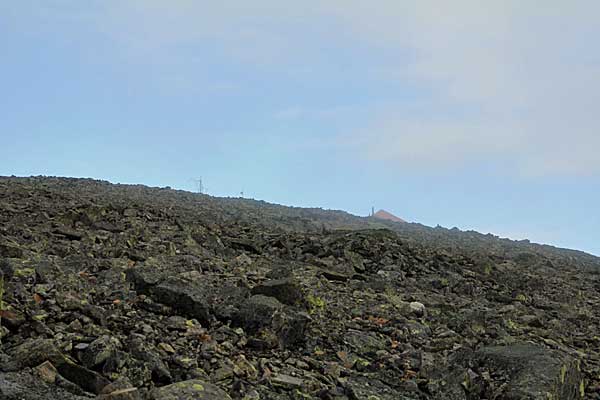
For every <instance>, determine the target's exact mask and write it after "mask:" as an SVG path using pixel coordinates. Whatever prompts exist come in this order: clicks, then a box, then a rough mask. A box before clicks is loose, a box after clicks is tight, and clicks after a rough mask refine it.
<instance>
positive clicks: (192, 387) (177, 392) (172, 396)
mask: <svg viewBox="0 0 600 400" xmlns="http://www.w3.org/2000/svg"><path fill="white" fill-rule="evenodd" d="M150 400H231V397H229V395H228V394H227V393H226V392H224V391H223V390H221V389H219V388H218V387H217V386H215V385H213V384H210V383H207V382H205V381H201V380H197V379H194V380H189V381H183V382H177V383H174V384H172V385H168V386H163V387H160V388H157V389H155V390H153V391H152V392H151V393H150Z"/></svg>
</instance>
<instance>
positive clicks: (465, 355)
mask: <svg viewBox="0 0 600 400" xmlns="http://www.w3.org/2000/svg"><path fill="white" fill-rule="evenodd" d="M490 376H491V377H493V378H494V379H493V381H490V380H489V378H488V377H490ZM439 377H440V378H441V379H440V380H439V381H440V382H441V384H439V385H438V386H437V387H436V388H435V389H434V390H432V391H433V392H434V393H435V394H436V396H435V398H439V399H441V398H444V399H467V400H474V399H480V398H491V397H493V398H496V399H498V400H523V399H527V400H547V399H560V400H575V399H580V398H582V396H583V393H582V390H583V388H584V386H583V385H584V382H583V376H582V374H581V372H580V367H579V362H578V361H577V360H575V359H573V358H572V357H570V356H568V355H565V354H562V353H561V352H558V351H556V350H550V349H547V348H545V347H542V346H540V345H536V344H533V343H517V344H512V345H508V346H490V347H484V348H481V349H479V350H477V351H474V352H473V351H470V350H463V351H459V352H457V353H456V354H454V355H453V356H452V357H450V359H449V364H448V366H447V367H446V368H445V369H443V371H440V375H439ZM500 383H502V384H500Z"/></svg>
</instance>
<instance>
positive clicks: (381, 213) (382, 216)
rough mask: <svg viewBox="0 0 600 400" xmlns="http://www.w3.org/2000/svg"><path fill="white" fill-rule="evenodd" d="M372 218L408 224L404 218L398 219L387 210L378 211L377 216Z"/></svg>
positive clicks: (374, 215)
mask: <svg viewBox="0 0 600 400" xmlns="http://www.w3.org/2000/svg"><path fill="white" fill-rule="evenodd" d="M372 217H374V218H378V219H384V220H386V221H394V222H406V221H405V220H403V219H402V218H398V217H396V216H395V215H393V214H390V213H389V212H387V211H385V210H379V211H377V212H376V213H375V214H373V215H372Z"/></svg>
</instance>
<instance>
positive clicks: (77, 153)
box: [0, 0, 600, 255]
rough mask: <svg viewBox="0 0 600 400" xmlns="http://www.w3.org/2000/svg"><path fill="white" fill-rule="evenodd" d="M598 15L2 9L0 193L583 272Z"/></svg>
mask: <svg viewBox="0 0 600 400" xmlns="http://www.w3.org/2000/svg"><path fill="white" fill-rule="evenodd" d="M598 15H600V2H598V1H586V0H573V1H564V0H546V1H544V2H539V1H533V0H514V1H513V0H502V1H500V0H490V1H485V2H483V1H479V0H472V1H471V0H455V1H452V2H446V1H439V0H437V1H434V0H419V1H418V2H416V1H404V0H378V1H375V2H365V1H358V0H328V1H322V0H318V1H316V0H304V1H302V2H281V1H275V0H253V1H251V2H250V1H244V0H222V1H219V2H206V1H200V0H169V1H167V0H162V1H158V0H86V1H80V0H18V1H17V0H13V1H11V0H5V1H0V88H1V89H2V90H1V91H0V143H1V146H0V149H2V150H1V153H0V155H1V157H0V175H20V176H26V175H60V176H75V177H92V178H98V179H105V180H109V181H111V182H121V183H143V184H147V185H151V186H171V187H173V188H179V189H185V190H194V189H195V184H194V181H193V180H194V179H196V178H198V177H202V179H203V183H204V185H205V187H206V191H207V193H209V194H212V195H216V196H238V195H239V194H240V192H242V191H243V192H244V195H245V196H246V197H252V198H256V199H262V200H266V201H270V202H275V203H280V204H286V205H294V206H308V207H323V208H330V209H342V210H346V211H348V212H351V213H354V214H357V215H367V214H368V213H369V212H370V210H371V207H375V208H376V209H385V210H388V211H390V212H392V213H394V214H395V215H398V216H399V217H401V218H403V219H406V220H408V221H412V222H420V223H423V224H426V225H431V226H435V225H438V224H439V225H442V226H445V227H448V228H451V227H455V226H456V227H459V228H461V229H465V230H466V229H473V230H477V231H480V232H483V233H488V232H491V233H494V234H497V235H499V236H502V237H509V238H513V239H524V238H528V239H530V240H532V241H534V242H541V243H549V244H553V245H558V246H561V247H569V248H575V249H580V250H584V251H588V252H591V253H593V254H596V255H600V154H599V149H600V120H599V118H600V109H599V108H598V107H599V105H600V42H599V41H598V40H597V38H599V37H600V24H598V21H597V17H598Z"/></svg>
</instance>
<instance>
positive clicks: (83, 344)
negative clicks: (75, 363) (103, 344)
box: [73, 343, 90, 351]
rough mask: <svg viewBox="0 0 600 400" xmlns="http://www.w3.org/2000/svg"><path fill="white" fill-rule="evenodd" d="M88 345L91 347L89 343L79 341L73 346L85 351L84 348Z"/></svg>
mask: <svg viewBox="0 0 600 400" xmlns="http://www.w3.org/2000/svg"><path fill="white" fill-rule="evenodd" d="M88 347H90V344H89V343H77V344H76V345H75V346H73V348H74V349H75V350H80V351H83V350H85V349H87V348H88Z"/></svg>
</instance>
